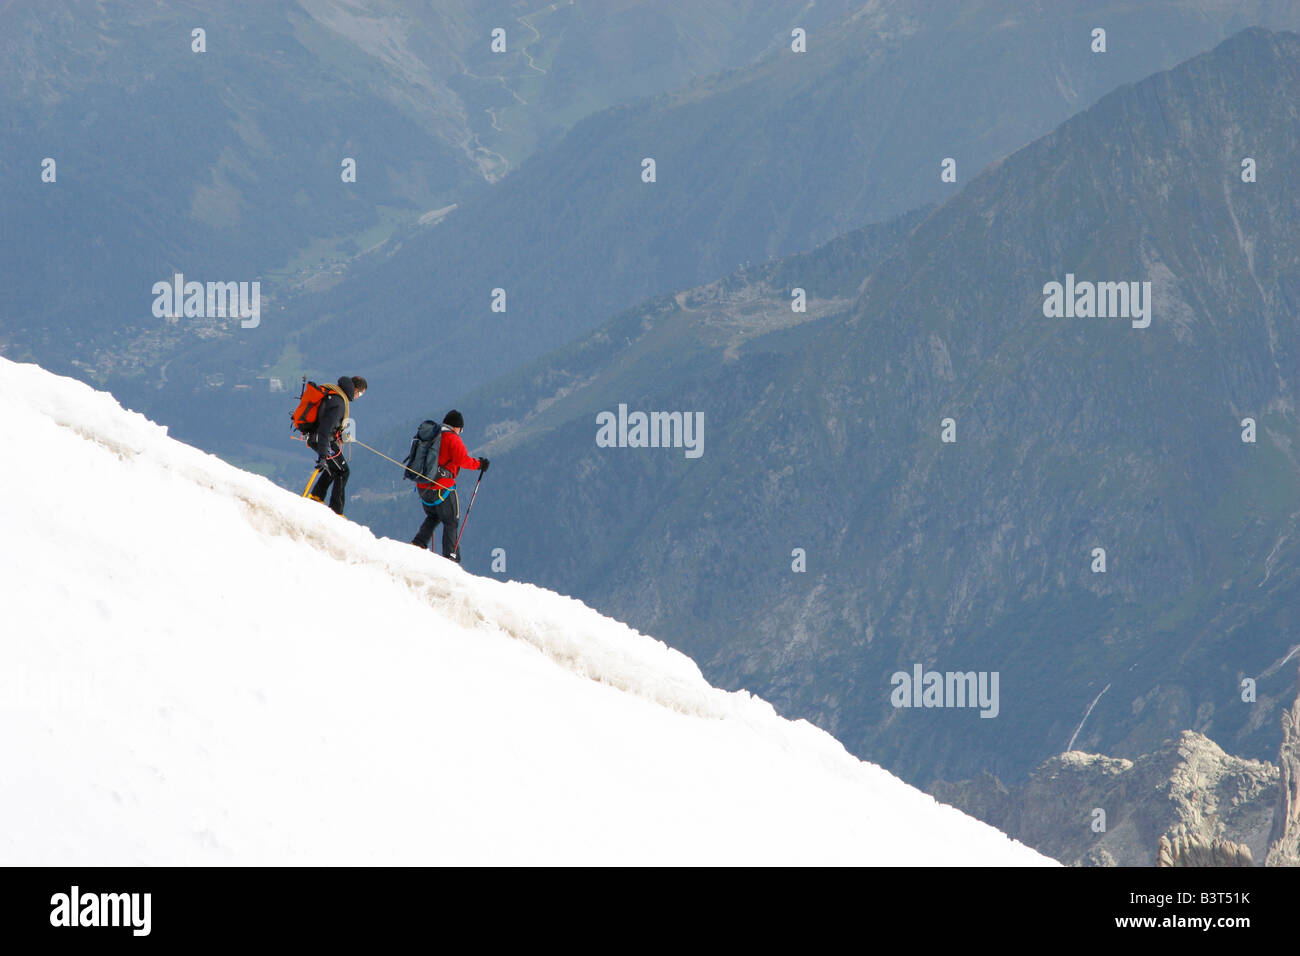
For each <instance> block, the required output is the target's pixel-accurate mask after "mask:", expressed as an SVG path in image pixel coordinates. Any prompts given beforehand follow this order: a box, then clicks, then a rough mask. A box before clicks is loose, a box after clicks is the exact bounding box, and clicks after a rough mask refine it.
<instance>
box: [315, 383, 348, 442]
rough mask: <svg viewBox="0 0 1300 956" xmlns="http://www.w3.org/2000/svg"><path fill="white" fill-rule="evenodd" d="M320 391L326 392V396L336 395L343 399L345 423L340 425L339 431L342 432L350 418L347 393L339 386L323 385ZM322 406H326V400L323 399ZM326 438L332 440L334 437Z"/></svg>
mask: <svg viewBox="0 0 1300 956" xmlns="http://www.w3.org/2000/svg"><path fill="white" fill-rule="evenodd" d="M320 390H321V391H322V392H324V393H325V394H326V395H330V394H334V395H337V396H338V397H339V398H341V399H343V421H342V422H341V423H340V424H339V429H340V430H342V428H343V426H344V425H346V424H347V423H348V416H349V414H350V413H349V411H348V408H349V406H348V396H347V393H346V392H344V391H343V389H341V388H339V387H338V386H337V385H322V386H321V387H320ZM321 404H322V405H323V404H325V399H323V398H322V399H321ZM326 437H327V438H332V437H333V436H332V435H327V436H326Z"/></svg>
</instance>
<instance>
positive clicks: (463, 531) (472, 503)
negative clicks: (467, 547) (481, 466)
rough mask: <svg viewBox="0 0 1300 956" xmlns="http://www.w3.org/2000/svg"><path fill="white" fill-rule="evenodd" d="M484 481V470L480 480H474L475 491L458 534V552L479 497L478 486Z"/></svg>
mask: <svg viewBox="0 0 1300 956" xmlns="http://www.w3.org/2000/svg"><path fill="white" fill-rule="evenodd" d="M482 483H483V472H481V471H480V472H479V473H478V481H476V482H474V493H473V494H472V495H470V496H469V507H468V508H466V509H465V520H464V521H462V522H461V523H460V534H458V535H456V553H457V554H460V539H461V537H462V536H463V535H464V534H465V526H466V525H467V524H469V513H470V512H471V511H473V510H474V499H475V498H477V497H478V486H479V485H481V484H482Z"/></svg>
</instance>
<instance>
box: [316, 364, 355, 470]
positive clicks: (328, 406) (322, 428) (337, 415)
mask: <svg viewBox="0 0 1300 956" xmlns="http://www.w3.org/2000/svg"><path fill="white" fill-rule="evenodd" d="M338 389H339V391H341V392H342V393H343V395H346V396H347V397H348V401H349V402H350V401H352V399H354V398H356V394H357V393H356V389H355V388H353V387H352V377H351V376H349V375H344V376H343V377H342V378H340V379H339V382H338ZM342 427H343V397H342V396H341V395H339V394H337V393H335V392H329V393H327V394H326V396H325V398H324V400H322V401H321V403H320V411H318V412H317V413H316V431H315V432H314V433H313V434H312V437H311V441H310V442H309V444H310V445H311V447H312V448H313V449H314V450H315V452H316V454H318V455H320V456H321V457H322V458H330V457H332V456H333V455H335V454H337V453H338V445H337V444H336V443H335V441H334V438H335V433H336V432H338V430H339V429H340V428H342Z"/></svg>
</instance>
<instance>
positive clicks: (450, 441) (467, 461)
mask: <svg viewBox="0 0 1300 956" xmlns="http://www.w3.org/2000/svg"><path fill="white" fill-rule="evenodd" d="M438 464H439V465H440V466H441V467H443V468H446V469H447V470H448V471H449V472H451V477H450V478H444V479H442V480H441V481H435V482H427V481H419V482H416V487H417V488H419V489H420V490H421V491H424V490H426V489H428V488H454V487H456V475H457V474H458V473H459V472H460V470H461V469H462V468H468V469H470V470H471V471H476V470H478V467H479V460H478V459H477V458H471V457H470V456H469V452H468V451H466V450H465V443H464V442H463V441H461V440H460V436H459V435H457V434H456V433H455V432H454V431H451V430H450V429H449V430H447V431H444V432H443V433H442V444H441V445H439V446H438Z"/></svg>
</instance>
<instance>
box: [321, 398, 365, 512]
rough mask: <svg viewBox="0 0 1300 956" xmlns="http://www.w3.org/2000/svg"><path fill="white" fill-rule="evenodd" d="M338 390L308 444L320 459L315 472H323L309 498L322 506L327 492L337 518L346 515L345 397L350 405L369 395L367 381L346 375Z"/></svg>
mask: <svg viewBox="0 0 1300 956" xmlns="http://www.w3.org/2000/svg"><path fill="white" fill-rule="evenodd" d="M336 388H337V391H335V390H334V389H331V390H330V391H329V392H328V393H327V394H326V396H325V398H324V400H323V401H322V402H321V404H320V411H319V412H318V413H317V416H316V431H315V432H314V433H312V435H311V437H310V438H308V440H307V444H308V445H309V446H311V448H312V450H313V451H315V452H316V454H317V455H318V456H319V457H318V458H317V459H316V468H317V469H318V470H319V471H320V476H319V477H318V478H317V479H316V481H315V483H314V484H313V485H312V486H311V490H310V491H309V492H308V497H310V498H314V499H315V500H317V501H321V502H323V501H324V500H325V493H326V492H327V491H328V492H330V501H329V506H330V508H331V509H333V511H334V512H335V513H336V514H343V497H344V494H345V489H346V488H347V484H348V460H347V459H346V458H344V457H343V444H342V438H343V417H344V416H343V412H344V408H345V403H344V401H343V396H344V395H346V396H347V399H348V401H349V402H355V401H356V400H357V399H358V398H360V397H361V396H362V395H364V394H365V393H366V380H365V379H364V378H361V377H360V376H357V375H344V376H343V377H342V378H340V379H339V383H338V385H337V386H336ZM339 392H342V394H341V395H340V394H339ZM331 486H332V488H333V490H331Z"/></svg>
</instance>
